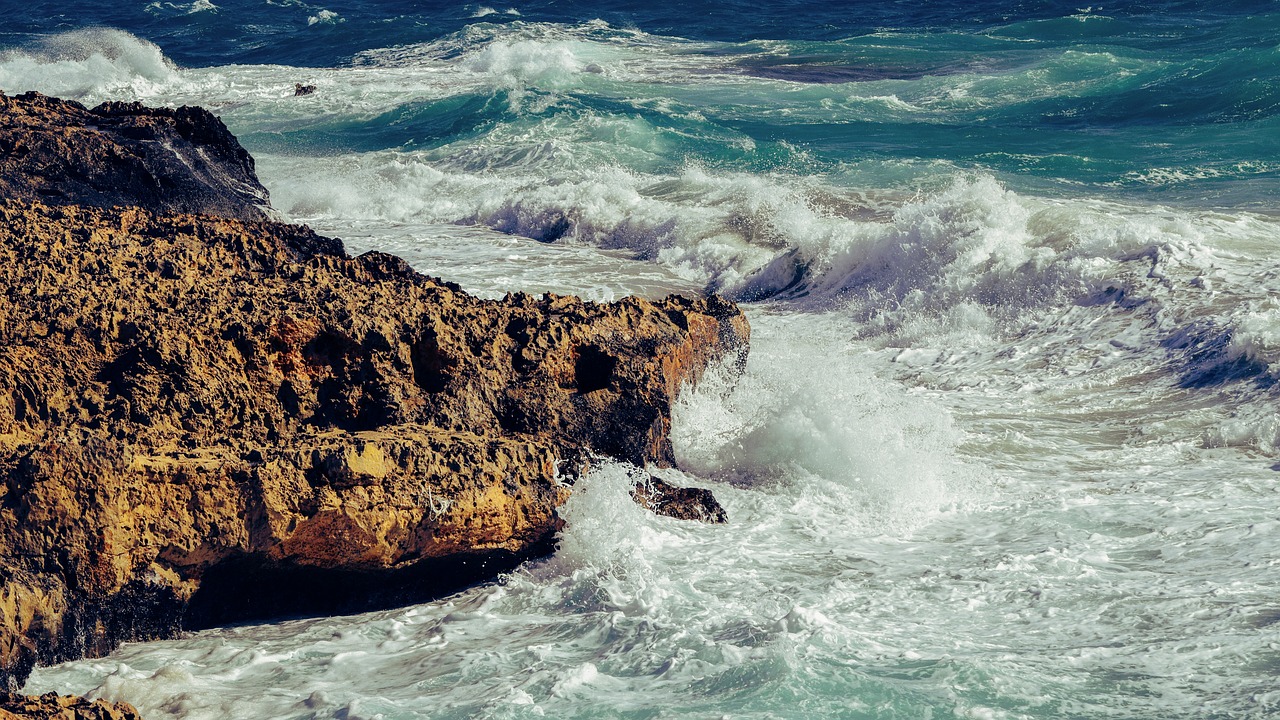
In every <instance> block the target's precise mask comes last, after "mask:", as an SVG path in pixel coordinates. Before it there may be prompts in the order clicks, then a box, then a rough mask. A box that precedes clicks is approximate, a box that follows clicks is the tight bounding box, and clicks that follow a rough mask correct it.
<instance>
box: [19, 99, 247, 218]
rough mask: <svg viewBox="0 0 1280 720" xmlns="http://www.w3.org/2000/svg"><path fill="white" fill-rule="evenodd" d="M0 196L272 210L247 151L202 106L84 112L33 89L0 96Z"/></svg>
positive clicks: (238, 213) (222, 211) (223, 211)
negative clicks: (175, 108)
mask: <svg viewBox="0 0 1280 720" xmlns="http://www.w3.org/2000/svg"><path fill="white" fill-rule="evenodd" d="M0 198H4V199H11V200H33V201H40V202H44V203H49V204H58V205H65V204H77V205H95V206H98V207H111V206H113V205H138V206H141V207H145V208H147V209H149V210H151V211H153V212H158V213H209V214H211V215H221V216H223V217H231V218H240V219H243V220H266V219H269V217H270V215H271V213H270V211H269V205H268V202H267V190H266V188H264V187H262V184H261V183H259V182H258V177H257V175H256V174H255V173H254V166H253V157H252V156H250V155H249V153H248V151H246V150H245V149H244V148H243V147H241V146H240V143H239V141H237V140H236V138H235V136H234V135H232V134H231V132H230V131H228V130H227V127H226V126H225V125H223V124H222V121H221V120H219V119H218V118H216V117H214V116H213V115H212V114H210V113H209V112H208V111H207V110H205V109H203V108H198V107H180V108H178V109H177V110H170V109H167V108H148V107H143V106H142V104H141V103H122V102H109V103H103V104H102V105H99V106H98V107H96V108H93V109H92V110H89V109H86V108H85V107H84V106H83V105H81V104H80V103H77V102H73V101H69V100H60V99H58V98H52V97H47V96H44V95H41V94H40V93H35V92H29V93H24V94H22V95H16V96H13V97H8V96H5V95H4V94H3V93H0Z"/></svg>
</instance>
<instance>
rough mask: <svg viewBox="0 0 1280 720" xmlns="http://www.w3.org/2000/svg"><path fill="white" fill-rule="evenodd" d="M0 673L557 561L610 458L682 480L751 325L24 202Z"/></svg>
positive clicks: (11, 674) (301, 232) (296, 243)
mask: <svg viewBox="0 0 1280 720" xmlns="http://www.w3.org/2000/svg"><path fill="white" fill-rule="evenodd" d="M0 289H2V290H3V292H0V478H2V479H3V482H2V483H0V567H2V568H3V569H4V575H3V578H2V579H3V582H2V584H0V680H3V682H4V683H6V684H8V685H10V686H12V685H13V684H14V683H16V682H17V681H19V680H20V679H21V678H23V677H24V676H25V675H26V673H27V672H28V671H29V669H30V667H31V665H32V663H34V662H40V663H47V662H54V661H58V660H62V659H65V658H72V657H77V656H81V655H95V654H101V653H105V652H108V651H109V650H110V649H111V648H112V647H114V645H115V644H116V643H118V642H119V641H121V640H130V639H144V638H154V637H161V636H165V635H169V634H172V633H173V632H175V631H176V630H178V629H179V628H181V627H200V626H205V625H210V624H216V623H223V622H228V621H235V620H244V619H248V618H253V617H264V616H269V615H278V614H282V613H298V612H306V613H332V612H352V611H357V610H364V609H369V608H371V607H380V606H389V605H393V604H398V603H404V602H409V601H413V600H421V599H423V598H425V597H430V596H433V595H438V594H440V593H443V592H448V591H452V590H455V589H457V588H458V587H460V586H462V585H465V584H469V583H472V582H475V581H478V580H482V579H487V578H491V577H494V576H495V575H496V573H498V572H500V571H503V570H506V569H509V568H511V567H514V565H515V564H517V563H518V562H520V561H521V560H522V559H524V558H527V557H530V556H534V555H539V554H545V553H546V552H548V551H549V550H550V549H551V545H552V543H553V540H554V533H555V531H556V529H557V519H556V514H555V509H556V507H557V506H558V505H559V504H561V503H562V502H563V501H564V499H565V498H566V494H567V492H568V487H567V486H566V485H565V482H566V481H571V479H572V477H573V476H574V474H575V473H576V472H578V471H580V470H581V468H582V458H584V457H587V456H588V455H589V454H590V453H595V454H599V455H603V456H607V457H612V458H617V459H622V460H627V461H631V462H634V463H637V464H644V463H654V464H657V465H668V464H670V463H671V462H672V449H671V444H670V440H669V439H668V431H669V428H670V422H671V404H672V401H673V400H674V398H675V396H676V394H677V393H678V392H679V391H680V389H681V387H682V386H683V385H685V384H687V383H693V382H696V381H697V380H698V378H699V377H700V376H701V374H702V373H703V371H704V370H705V369H706V368H707V367H709V366H711V365H712V364H714V363H719V362H740V361H741V360H742V359H743V358H744V357H745V352H746V344H747V339H748V333H749V330H748V327H747V323H746V320H745V318H744V317H743V316H742V314H741V313H740V312H739V311H738V309H737V308H736V307H735V306H734V305H733V304H731V303H729V302H727V301H724V300H722V299H719V298H716V297H711V298H703V299H686V298H680V297H671V298H667V299H665V300H662V301H659V302H650V301H646V300H641V299H635V298H628V299H625V300H621V301H618V302H615V303H609V304H595V303H589V302H583V301H581V300H579V299H577V298H572V297H559V296H554V295H547V296H544V297H542V298H534V297H531V296H528V295H520V294H517V295H512V296H509V297H507V298H506V299H505V300H501V301H485V300H479V299H476V298H473V297H471V296H469V295H467V294H465V293H463V292H461V291H460V290H459V289H458V288H457V287H456V286H454V285H450V284H448V283H444V282H440V281H438V280H434V279H431V278H428V277H425V276H422V275H420V274H418V273H416V272H414V271H413V270H411V269H410V268H409V267H408V266H407V265H406V264H405V263H404V262H403V261H401V260H399V259H397V258H394V257H392V256H389V255H384V254H379V253H371V254H367V255H364V256H361V257H358V258H350V257H347V256H346V255H345V254H343V252H342V250H341V245H340V243H338V242H337V241H333V240H329V239H327V238H322V237H319V236H317V235H315V234H314V233H312V232H311V231H310V230H308V229H306V228H303V227H296V226H290V225H281V224H276V223H265V222H264V223H254V222H242V221H237V220H229V219H219V218H212V217H208V216H192V215H176V216H158V215H154V214H152V213H150V212H147V211H144V210H141V209H137V208H129V209H113V210H106V209H97V208H86V207H49V206H45V205H40V204H29V203H21V202H13V201H10V202H7V203H0Z"/></svg>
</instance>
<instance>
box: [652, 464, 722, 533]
mask: <svg viewBox="0 0 1280 720" xmlns="http://www.w3.org/2000/svg"><path fill="white" fill-rule="evenodd" d="M631 497H632V498H633V499H634V500H635V501H636V502H638V503H640V505H642V506H643V507H646V508H648V509H649V510H652V511H653V512H655V513H657V514H659V515H666V516H667V517H673V518H676V519H678V520H698V521H700V522H705V523H717V524H719V523H726V522H729V515H728V513H726V512H725V511H724V507H722V506H721V505H720V503H719V502H718V501H717V500H716V498H715V495H712V494H711V491H710V490H707V489H705V488H682V487H676V486H675V485H672V484H671V483H669V482H667V481H666V480H663V479H661V478H657V477H654V476H652V475H650V476H648V477H647V478H645V479H643V480H641V481H640V482H638V483H636V485H635V487H634V488H633V489H632V490H631Z"/></svg>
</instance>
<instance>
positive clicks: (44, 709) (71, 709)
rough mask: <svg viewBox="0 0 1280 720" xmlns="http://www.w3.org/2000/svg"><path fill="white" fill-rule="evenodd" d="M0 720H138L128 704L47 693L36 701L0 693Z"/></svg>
mask: <svg viewBox="0 0 1280 720" xmlns="http://www.w3.org/2000/svg"><path fill="white" fill-rule="evenodd" d="M0 720H142V716H141V715H139V714H138V711H137V709H135V708H134V707H133V706H132V705H130V704H129V703H113V702H107V701H106V700H86V699H85V698H80V697H70V696H67V695H58V694H57V693H47V694H44V695H40V696H39V697H28V696H25V695H14V694H11V693H7V692H0Z"/></svg>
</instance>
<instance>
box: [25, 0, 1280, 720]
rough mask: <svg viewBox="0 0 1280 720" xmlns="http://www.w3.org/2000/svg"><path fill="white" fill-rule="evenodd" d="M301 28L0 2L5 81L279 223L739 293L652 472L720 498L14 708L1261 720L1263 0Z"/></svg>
mask: <svg viewBox="0 0 1280 720" xmlns="http://www.w3.org/2000/svg"><path fill="white" fill-rule="evenodd" d="M126 5H127V6H128V7H127V8H126V7H125V6H126ZM133 5H136V7H133ZM329 5H330V7H322V6H320V5H315V4H308V3H304V2H301V1H300V0H279V1H278V2H276V1H274V0H273V1H270V2H250V1H249V0H245V1H244V2H238V3H231V2H225V3H216V4H215V3H211V2H208V0H198V1H197V2H195V3H186V2H178V3H167V2H166V3H160V2H151V3H146V2H142V1H141V0H139V1H138V2H136V3H133V4H121V7H122V8H125V9H120V8H117V9H114V10H109V9H108V10H88V9H86V10H85V16H84V17H78V16H73V14H71V13H68V14H67V15H63V16H58V17H57V18H53V17H52V16H47V15H41V14H40V13H41V12H43V11H42V10H39V9H38V8H37V9H33V10H21V11H20V10H19V9H17V8H14V12H15V15H14V17H15V19H14V20H13V24H12V26H11V28H10V29H9V30H8V31H5V32H0V89H3V90H4V91H5V92H7V93H10V94H14V93H17V92H21V91H24V90H38V91H41V92H45V93H47V94H53V95H59V96H63V97H69V98H74V99H78V100H80V101H82V102H85V103H86V104H94V103H97V102H100V101H104V100H108V99H113V100H114V99H123V100H140V101H143V102H146V103H148V104H152V105H168V106H177V105H183V104H198V105H201V106H204V107H207V108H209V109H210V110H212V111H213V112H214V113H216V114H218V115H219V116H220V117H221V118H222V119H223V120H224V122H226V123H227V125H228V127H229V128H230V129H231V130H232V131H233V132H234V133H235V134H236V135H237V136H238V137H239V138H240V139H241V141H242V142H243V143H244V145H245V146H246V148H248V149H249V150H250V151H251V152H252V153H253V155H254V157H255V158H256V160H257V169H258V173H259V175H260V176H261V178H262V181H263V183H264V185H265V186H266V187H267V188H268V189H269V190H270V192H271V196H272V204H273V205H274V207H275V208H276V209H277V210H278V211H279V212H280V213H281V215H282V217H283V218H285V219H288V220H291V221H297V222H305V223H307V224H310V225H311V226H312V227H314V228H316V229H317V230H318V231H320V232H322V233H324V234H328V235H333V236H336V237H341V238H342V239H343V240H344V242H345V243H346V245H347V248H348V251H349V252H352V253H353V254H354V253H359V252H363V251H366V250H371V249H378V250H383V251H388V252H393V253H395V254H397V255H400V256H402V257H404V258H406V259H408V260H409V261H410V262H411V263H412V264H413V265H414V266H415V267H416V268H418V269H419V270H421V271H423V272H425V273H427V274H430V275H436V276H441V277H443V278H445V279H447V280H452V281H455V282H458V283H460V284H461V285H462V286H463V288H464V289H466V290H468V291H470V292H473V293H476V294H478V295H481V296H485V297H501V296H502V295H504V294H505V293H507V292H512V291H521V290H522V291H527V292H533V293H542V292H557V293H574V294H579V295H581V296H583V297H585V298H588V299H593V300H612V299H616V298H619V297H622V296H624V295H627V294H639V295H643V296H648V297H659V296H662V295H665V294H667V293H671V292H682V293H686V294H693V293H704V292H719V293H723V294H725V295H727V296H729V297H731V298H733V299H735V300H737V301H739V302H740V303H741V304H742V306H743V308H744V310H745V311H746V313H747V314H748V317H749V318H750V321H751V324H752V328H753V335H752V346H751V354H750V358H749V361H748V364H747V366H746V370H745V373H744V374H743V375H742V376H741V377H738V378H735V377H734V373H732V372H730V371H729V369H724V370H723V371H717V372H713V373H712V374H711V376H710V377H709V378H708V379H706V380H704V381H703V382H702V383H700V384H699V385H698V386H697V387H696V388H690V389H687V390H686V391H685V392H684V393H683V394H682V396H681V398H680V401H679V404H678V407H677V408H676V412H675V417H674V427H673V441H674V444H675V448H676V455H677V459H678V463H679V469H654V470H653V472H654V473H655V474H658V475H660V476H662V477H664V478H666V479H667V480H669V481H671V482H673V483H675V484H678V485H693V486H699V487H709V488H711V489H712V490H713V491H714V493H715V494H716V497H717V498H718V499H719V500H720V501H721V503H722V504H723V505H724V506H725V508H726V510H727V511H728V515H729V523H728V524H727V525H725V526H710V525H703V524H700V523H691V522H683V521H678V520H673V519H670V518H663V517H657V516H655V515H652V514H651V513H648V512H647V511H645V510H643V509H641V508H639V507H637V506H636V505H634V504H633V503H632V502H631V501H630V499H629V497H628V489H629V483H630V474H629V473H630V472H631V471H633V470H634V468H630V467H628V466H626V465H621V464H613V465H605V466H603V467H601V468H599V469H597V470H595V471H594V472H593V473H592V474H591V475H590V476H588V477H586V478H584V479H582V480H580V481H579V482H578V483H577V484H576V486H575V488H574V492H573V495H572V498H571V499H570V501H569V503H568V504H567V505H566V506H565V507H564V508H563V510H562V515H563V517H564V519H565V521H566V525H565V528H564V530H563V533H562V536H561V538H560V542H559V548H558V550H557V551H556V553H555V554H554V555H553V556H552V557H550V558H547V559H544V560H541V561H537V562H533V563H529V564H527V565H526V566H524V567H522V568H520V569H518V570H517V571H515V572H513V573H511V574H510V575H507V576H505V577H504V578H502V580H501V581H499V582H496V583H491V584H487V585H483V586H479V587H475V588H472V589H469V590H467V591H464V592H462V593H459V594H457V595H454V596H451V597H448V598H444V599H441V600H439V601H437V602H433V603H428V604H424V605H419V606H414V607H409V608H403V609H397V610H389V611H383V612H377V613H370V614H366V615H360V616H353V617H334V618H303V619H295V620H288V621H284V622H276V623H270V624H261V625H245V626H236V627H230V628H222V629H215V630H209V631H203V632H199V633H192V634H189V635H187V636H184V637H182V638H179V639H176V640H171V641H164V642H153V643H144V644H130V645H126V646H124V647H122V648H121V649H120V650H118V651H117V652H115V653H113V654H112V655H111V656H109V657H106V658H101V659H94V660H83V661H78V662H72V663H66V664H63V665H59V666H54V667H45V668H38V669H37V670H36V671H35V672H34V673H33V675H32V676H31V679H30V681H29V682H28V684H27V686H26V688H25V691H26V692H28V693H42V692H46V691H50V690H56V691H59V692H63V693H76V694H87V695H90V696H94V697H104V698H108V699H111V700H124V701H128V702H130V703H133V704H134V705H136V706H137V707H138V708H139V709H140V710H141V711H142V713H143V715H144V717H147V718H196V719H205V718H208V719H213V718H227V717H235V718H264V719H266V718H298V719H301V718H346V719H348V720H354V719H356V718H367V719H370V720H372V719H373V718H384V719H386V720H391V719H393V718H395V719H399V718H405V719H408V718H471V717H483V718H525V717H556V718H571V717H576V718H675V717H681V718H684V717H690V718H827V717H842V718H948V717H958V718H1266V717H1280V684H1278V683H1277V682H1276V677H1277V674H1280V598H1278V597H1277V588H1280V496H1278V494H1277V490H1278V487H1277V479H1278V478H1280V410H1278V408H1280V405H1278V404H1277V401H1278V400H1280V397H1278V395H1280V386H1278V385H1277V380H1280V253H1278V252H1277V248H1280V217H1278V216H1277V215H1276V214H1275V206H1274V204H1275V199H1276V198H1277V197H1280V134H1277V130H1278V129H1280V128H1278V127H1277V125H1278V122H1277V117H1278V116H1280V46H1277V44H1276V40H1275V38H1276V37H1278V36H1280V35H1277V32H1280V13H1278V12H1276V11H1275V10H1274V9H1273V8H1271V6H1270V5H1268V4H1265V3H1231V2H1226V3H1220V4H1219V7H1217V8H1216V9H1215V10H1214V11H1213V12H1212V13H1210V12H1207V11H1204V10H1202V9H1199V8H1195V7H1191V4H1188V3H1177V2H1163V3H1148V4H1146V5H1144V6H1143V7H1142V8H1140V9H1137V10H1124V11H1115V12H1110V10H1111V9H1110V8H1076V7H1074V6H1069V5H1063V6H1061V7H1058V6H1057V4H1053V3H1045V4H1043V6H1037V7H1036V8H1033V9H1026V8H1022V7H1021V6H1018V7H1016V8H1015V9H1014V10H1007V9H997V5H996V4H991V3H985V2H981V1H978V2H973V3H966V5H965V8H967V9H964V8H959V6H956V7H953V6H952V5H951V4H949V3H947V4H943V3H935V4H927V5H926V6H925V7H922V8H917V9H914V10H912V9H903V8H897V7H896V5H895V9H886V8H879V9H867V10H866V13H868V14H869V15H868V16H867V17H864V18H862V19H858V20H851V19H849V18H848V17H846V16H847V15H850V14H857V13H854V12H853V11H844V12H837V11H835V10H832V9H830V8H827V6H825V5H818V4H814V3H809V4H805V3H795V2H789V3H781V4H780V5H779V7H778V8H774V9H772V10H769V11H764V10H760V11H758V12H757V11H755V10H753V9H751V8H750V7H749V6H735V5H733V4H729V7H730V10H732V8H733V7H737V9H738V11H739V13H740V16H741V21H740V22H738V23H737V24H735V23H734V22H732V21H731V20H732V19H733V16H732V13H730V16H725V15H724V13H726V12H730V10H725V9H724V8H723V7H719V6H718V8H717V9H711V10H708V9H706V8H702V6H699V5H697V4H692V5H690V6H689V7H687V8H684V9H683V10H682V9H677V8H662V9H656V10H655V9H647V10H646V9H640V8H633V7H630V6H628V5H627V4H625V3H606V4H605V5H602V6H600V5H587V4H581V3H569V4H567V5H566V6H564V7H560V6H557V5H556V4H555V3H533V4H528V5H521V6H518V7H511V6H506V5H495V6H493V7H488V6H482V5H467V6H461V5H459V6H450V7H448V8H445V7H443V6H442V7H434V6H431V7H426V8H425V9H423V8H422V7H419V6H417V5H412V4H407V3H387V4H385V5H377V4H370V3H364V2H358V1H356V0H352V1H351V2H347V3H345V4H341V5H340V4H338V3H330V4H329ZM402 5H403V6H402ZM891 5H892V4H891ZM704 10H705V12H703V11H704ZM857 12H862V11H857ZM876 13H879V14H876ZM966 13H967V14H966ZM704 15H710V16H711V17H712V20H711V21H709V20H707V19H705V18H703V16H704ZM295 82H303V83H308V84H314V85H316V86H317V92H316V93H315V94H314V95H312V96H307V97H304V98H295V97H293V86H294V83H295Z"/></svg>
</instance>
